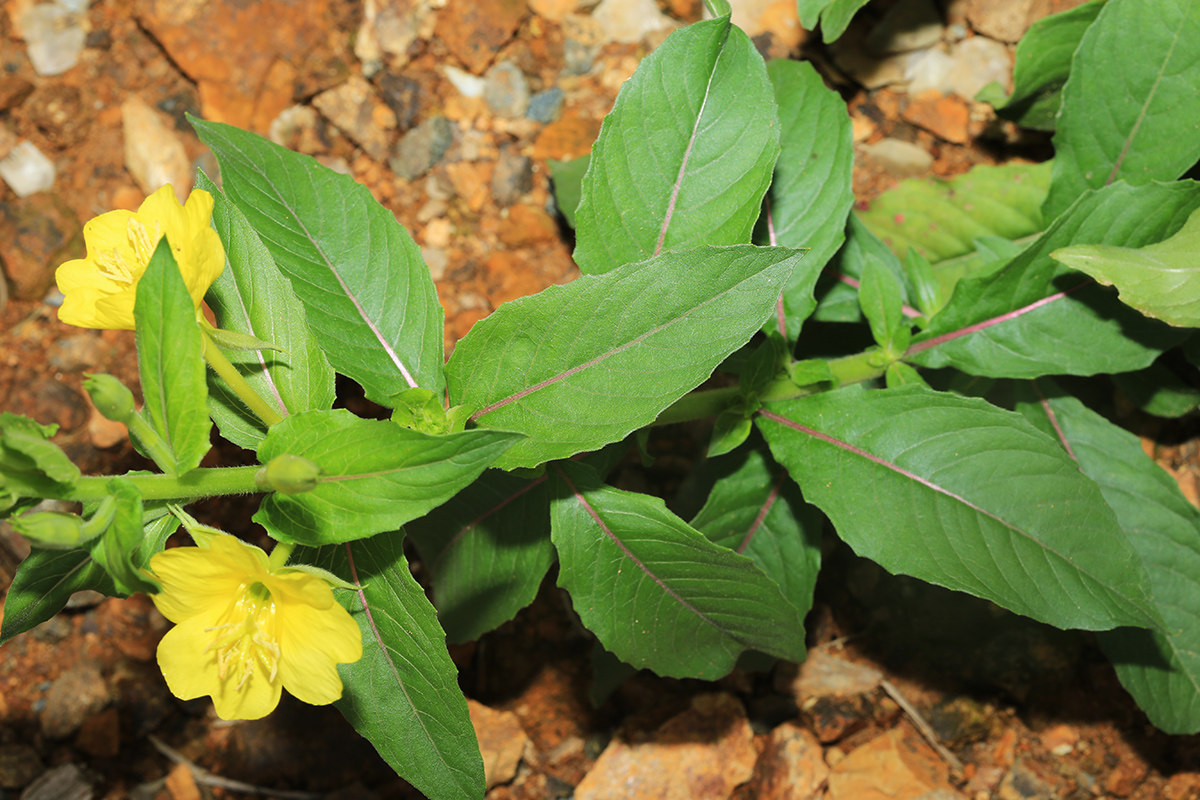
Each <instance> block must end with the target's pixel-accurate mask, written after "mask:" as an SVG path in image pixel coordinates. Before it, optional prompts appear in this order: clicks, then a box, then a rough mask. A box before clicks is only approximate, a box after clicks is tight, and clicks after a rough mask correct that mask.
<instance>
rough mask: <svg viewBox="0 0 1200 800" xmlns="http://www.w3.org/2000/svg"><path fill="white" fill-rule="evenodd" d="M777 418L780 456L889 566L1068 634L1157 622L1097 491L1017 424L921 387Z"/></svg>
mask: <svg viewBox="0 0 1200 800" xmlns="http://www.w3.org/2000/svg"><path fill="white" fill-rule="evenodd" d="M768 409H769V410H766V411H764V412H762V415H761V418H760V420H759V423H758V424H759V427H760V428H761V429H762V431H763V435H764V436H766V438H767V442H768V443H769V444H770V445H771V452H772V453H773V454H774V456H775V458H776V459H777V460H778V461H779V462H780V463H782V464H783V465H784V466H786V467H787V469H788V472H789V473H791V476H792V478H793V479H794V480H795V481H796V482H797V483H799V484H800V487H801V489H802V490H803V491H804V496H805V499H807V500H808V501H809V502H810V503H813V504H814V505H816V506H817V507H819V508H820V509H821V510H822V511H824V512H825V513H826V514H828V515H829V518H830V519H831V520H832V521H833V524H834V527H835V528H836V529H837V531H838V535H839V536H841V538H842V539H843V540H844V541H845V542H846V543H847V544H849V545H850V546H851V547H852V548H854V551H855V552H856V553H858V554H859V555H861V556H864V557H866V558H870V559H872V560H873V561H875V562H877V563H878V564H879V565H880V566H882V567H883V568H884V569H886V570H888V571H890V572H896V573H902V574H905V575H912V576H913V577H916V578H920V579H921V580H925V581H928V582H930V583H934V584H937V585H938V586H944V587H946V588H948V589H955V590H958V591H962V592H967V593H968V594H973V595H975V596H977V597H983V598H986V599H988V600H991V601H992V602H994V603H996V604H998V605H1001V606H1003V607H1005V608H1007V609H1009V610H1011V611H1015V612H1017V613H1018V614H1025V615H1026V616H1030V617H1033V618H1034V619H1037V620H1040V621H1042V622H1047V623H1049V624H1051V625H1055V626H1057V627H1060V628H1084V629H1086V630H1104V629H1108V628H1113V627H1115V626H1118V625H1139V626H1143V625H1150V626H1155V627H1157V626H1158V625H1159V624H1160V618H1159V615H1158V613H1157V611H1156V610H1155V609H1154V607H1153V605H1152V603H1151V601H1150V600H1149V598H1148V597H1147V588H1146V587H1147V586H1148V585H1149V582H1148V580H1147V577H1146V573H1145V570H1143V569H1142V567H1141V563H1140V561H1139V560H1138V558H1137V555H1136V553H1135V552H1134V550H1133V548H1132V546H1131V545H1130V544H1129V541H1128V539H1127V538H1126V537H1125V534H1124V533H1123V532H1122V530H1121V528H1120V527H1119V526H1118V524H1117V520H1116V517H1115V516H1114V515H1113V513H1112V511H1111V510H1110V509H1109V508H1108V506H1107V505H1106V504H1105V502H1104V499H1103V497H1102V496H1101V494H1100V490H1099V489H1098V488H1097V486H1096V484H1094V483H1093V482H1092V481H1091V480H1089V479H1087V478H1085V477H1083V476H1082V475H1081V474H1080V472H1079V469H1078V467H1077V466H1076V465H1075V463H1074V462H1073V461H1071V459H1070V458H1069V457H1068V456H1067V455H1066V454H1065V453H1064V452H1063V451H1062V448H1060V447H1059V446H1058V444H1057V443H1056V442H1054V441H1052V440H1051V439H1050V438H1049V437H1048V436H1046V435H1045V434H1043V433H1041V432H1040V431H1038V430H1037V429H1035V428H1034V427H1033V426H1032V425H1030V424H1029V423H1028V422H1027V421H1026V420H1025V419H1024V418H1023V417H1021V416H1020V415H1019V414H1015V413H1013V412H1009V411H1004V410H1001V409H999V408H996V407H995V406H992V405H989V404H988V403H986V402H984V401H982V400H976V399H973V398H965V397H959V396H957V395H952V394H946V393H941V392H934V391H931V390H929V389H925V388H923V387H919V386H906V387H902V388H898V389H881V390H876V391H865V390H863V389H861V388H859V387H850V388H848V389H841V390H837V391H834V392H828V393H825V394H821V395H815V396H812V397H805V398H801V399H799V400H793V401H787V402H780V403H770V404H768ZM863 487H869V491H864V490H863Z"/></svg>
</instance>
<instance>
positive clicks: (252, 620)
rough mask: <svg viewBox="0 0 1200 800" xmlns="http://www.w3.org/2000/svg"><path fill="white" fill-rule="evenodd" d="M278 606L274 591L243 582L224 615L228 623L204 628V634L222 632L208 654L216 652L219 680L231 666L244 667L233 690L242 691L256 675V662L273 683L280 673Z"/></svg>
mask: <svg viewBox="0 0 1200 800" xmlns="http://www.w3.org/2000/svg"><path fill="white" fill-rule="evenodd" d="M275 613H276V605H275V599H274V598H273V597H272V596H271V592H270V590H269V589H267V587H266V586H264V585H263V584H262V583H259V582H255V583H251V584H246V583H243V584H242V586H241V587H240V589H239V591H238V592H237V593H236V594H235V596H234V599H233V601H232V602H231V603H230V604H229V607H228V609H227V610H226V612H225V614H224V615H223V617H222V618H223V619H227V620H229V622H225V623H222V624H220V625H213V626H212V627H210V628H205V629H204V632H205V633H211V632H214V631H215V632H219V635H218V636H216V637H215V638H214V639H213V640H212V641H211V642H209V644H208V647H206V648H205V649H204V652H205V653H209V652H212V651H214V650H215V651H216V658H217V677H218V678H220V679H221V680H225V678H227V677H228V676H229V674H230V667H231V666H232V667H234V669H235V671H236V668H237V665H238V664H240V665H241V677H240V679H239V680H238V683H237V686H235V687H234V691H239V692H240V691H241V690H242V688H243V687H245V685H246V684H247V682H249V680H250V676H251V675H253V674H254V664H255V662H258V663H261V664H262V667H263V669H264V670H266V672H267V673H268V677H267V682H268V683H273V682H274V681H275V677H276V676H277V675H278V674H279V656H280V651H279V643H278V641H277V640H276V625H275Z"/></svg>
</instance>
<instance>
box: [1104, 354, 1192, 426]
mask: <svg viewBox="0 0 1200 800" xmlns="http://www.w3.org/2000/svg"><path fill="white" fill-rule="evenodd" d="M1164 360H1165V359H1163V358H1160V359H1158V360H1157V361H1155V362H1154V363H1153V364H1151V365H1150V366H1148V367H1146V368H1145V369H1143V370H1138V371H1137V372H1122V373H1120V374H1119V375H1113V376H1112V381H1113V383H1114V384H1116V386H1117V388H1118V389H1119V390H1120V391H1121V394H1123V395H1125V397H1126V398H1128V400H1129V401H1130V402H1131V403H1133V404H1134V405H1135V406H1137V407H1138V408H1140V409H1141V410H1142V411H1145V412H1146V413H1147V414H1153V415H1154V416H1156V417H1167V418H1169V419H1175V418H1178V417H1182V416H1183V415H1185V414H1188V413H1190V412H1192V411H1195V410H1196V409H1197V408H1200V388H1197V387H1196V386H1195V385H1194V384H1193V383H1189V382H1187V381H1185V380H1183V379H1182V378H1181V377H1180V376H1179V374H1178V373H1177V372H1176V371H1175V370H1174V369H1171V368H1170V367H1168V366H1167V364H1165V363H1164ZM1194 374H1195V373H1194V371H1193V376H1194Z"/></svg>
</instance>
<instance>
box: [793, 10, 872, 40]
mask: <svg viewBox="0 0 1200 800" xmlns="http://www.w3.org/2000/svg"><path fill="white" fill-rule="evenodd" d="M797 2H798V5H799V7H800V24H801V25H803V26H804V29H805V30H808V31H811V30H813V29H814V28H816V27H817V18H818V17H820V20H821V38H822V40H824V42H825V43H826V44H829V43H830V42H832V41H834V40H835V39H837V38H838V37H839V36H841V35H842V34H843V33H845V31H846V26H847V25H849V24H850V20H851V19H853V18H854V12H856V11H858V10H859V9H860V8H862V7H863V6H865V5H866V4H867V0H797Z"/></svg>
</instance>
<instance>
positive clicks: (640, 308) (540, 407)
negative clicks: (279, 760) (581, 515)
mask: <svg viewBox="0 0 1200 800" xmlns="http://www.w3.org/2000/svg"><path fill="white" fill-rule="evenodd" d="M800 257H801V254H800V253H797V252H795V251H793V250H785V249H783V248H763V247H751V246H749V245H742V246H737V247H726V248H716V247H706V248H700V249H698V250H685V251H677V252H667V253H663V254H662V255H661V256H658V257H657V258H654V259H651V260H649V261H646V262H644V263H641V264H630V265H626V266H625V267H621V268H618V269H616V270H613V271H612V272H608V273H605V274H603V275H584V276H583V277H581V278H579V279H578V280H575V281H573V282H571V283H569V284H567V285H565V286H551V287H549V288H547V289H545V290H544V291H542V292H540V293H538V294H536V295H533V296H532V297H523V298H521V299H519V300H514V301H513V302H510V303H505V304H504V305H502V306H500V308H498V309H496V311H495V312H494V313H492V314H491V315H490V316H489V317H487V318H486V319H483V320H481V321H480V322H477V323H476V324H475V327H473V328H471V332H470V333H469V334H467V336H466V337H465V338H464V339H463V340H462V341H460V342H459V343H458V346H457V347H455V349H454V354H453V355H452V356H451V357H450V362H449V363H448V364H447V366H446V374H447V377H448V380H449V385H450V402H451V405H463V406H466V407H467V408H471V409H476V410H475V412H474V415H473V417H472V419H474V420H475V421H477V423H478V424H480V425H485V426H488V427H496V428H503V429H505V430H510V431H518V432H520V433H524V434H525V435H527V436H529V437H530V438H529V439H528V440H526V441H522V442H519V443H517V444H516V445H514V446H513V447H512V449H511V450H509V451H508V452H507V453H505V454H504V456H503V457H501V458H500V459H499V460H498V461H497V462H496V463H495V464H494V466H496V467H499V468H502V469H512V468H514V467H532V466H536V465H537V464H540V463H542V462H544V461H549V460H552V459H557V458H566V457H568V456H571V455H574V454H575V453H580V452H584V451H589V450H595V449H597V448H599V447H601V446H603V445H605V444H608V443H609V442H615V441H619V440H621V439H623V438H625V436H627V435H628V434H629V433H631V432H632V431H634V430H637V429H638V428H641V427H644V426H646V425H649V424H650V423H651V422H653V421H654V419H655V418H656V417H657V416H658V414H659V413H660V412H661V411H662V410H663V409H665V408H666V407H667V406H669V405H670V404H671V403H673V402H674V401H675V400H677V399H679V398H680V397H682V396H683V395H684V394H686V393H687V392H688V391H690V390H691V389H694V388H695V387H696V386H699V385H700V384H701V383H702V382H703V381H704V380H705V379H706V378H707V377H708V376H709V375H710V374H712V371H713V370H714V369H715V368H716V367H717V365H718V364H720V363H721V361H722V360H724V359H725V357H726V356H728V355H729V354H730V353H732V352H733V351H734V350H736V349H738V348H739V347H741V346H742V345H743V344H745V343H746V342H747V341H748V340H749V339H750V337H751V336H752V335H753V334H754V332H755V331H757V330H758V329H759V328H760V327H761V326H762V323H763V320H765V319H766V317H767V315H768V314H769V313H770V312H771V309H772V308H773V307H774V305H775V300H776V298H777V297H778V296H779V292H780V289H781V288H782V287H783V286H784V284H785V283H786V282H787V280H788V278H789V276H790V275H791V272H792V269H793V267H794V266H795V265H796V262H797V261H798V260H799V259H800Z"/></svg>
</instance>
